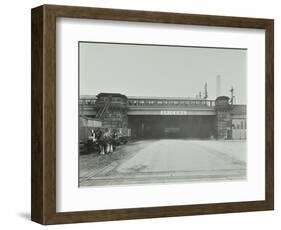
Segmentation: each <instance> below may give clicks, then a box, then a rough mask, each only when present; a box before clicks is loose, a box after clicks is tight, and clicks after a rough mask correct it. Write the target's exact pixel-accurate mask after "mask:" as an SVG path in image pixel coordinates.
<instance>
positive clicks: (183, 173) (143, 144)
mask: <svg viewBox="0 0 281 230" xmlns="http://www.w3.org/2000/svg"><path fill="white" fill-rule="evenodd" d="M246 159H247V154H246V141H215V140H182V139H162V140H144V141H136V142H132V143H129V144H127V145H124V146H120V147H118V148H117V150H116V151H115V152H114V153H113V154H110V155H100V156H95V155H93V154H91V155H84V156H81V157H80V177H79V180H80V185H81V186H87V185H90V186H91V185H97V186H100V185H123V184H143V183H169V182H183V181H209V180H214V181H216V180H238V179H239V180H241V179H246Z"/></svg>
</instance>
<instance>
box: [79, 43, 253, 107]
mask: <svg viewBox="0 0 281 230" xmlns="http://www.w3.org/2000/svg"><path fill="white" fill-rule="evenodd" d="M79 60H80V61H79V77H80V95H97V94H99V93H101V92H106V93H122V94H125V95H126V96H146V97H148V96H150V97H195V96H196V95H198V94H199V91H202V92H203V89H204V84H205V83H207V85H208V95H209V98H208V99H211V100H213V99H215V98H216V78H217V76H218V75H220V78H221V84H220V85H221V86H220V88H221V90H220V92H221V95H225V96H230V89H231V87H233V88H234V95H235V97H236V103H237V104H246V101H247V100H246V99H247V94H246V89H247V86H246V83H247V76H246V75H247V69H246V67H247V50H245V49H244V50H243V49H223V48H205V47H177V46H157V45H136V44H113V43H90V42H80V43H79Z"/></svg>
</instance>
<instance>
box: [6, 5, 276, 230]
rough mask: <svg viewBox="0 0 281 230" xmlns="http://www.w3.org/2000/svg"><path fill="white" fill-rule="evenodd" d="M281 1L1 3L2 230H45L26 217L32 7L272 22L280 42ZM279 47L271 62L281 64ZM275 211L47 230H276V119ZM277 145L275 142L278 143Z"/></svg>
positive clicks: (78, 225)
mask: <svg viewBox="0 0 281 230" xmlns="http://www.w3.org/2000/svg"><path fill="white" fill-rule="evenodd" d="M279 2H280V1H276V0H267V1H265V0H263V1H258V0H256V1H245V0H229V1H225V0H211V1H207V0H185V1H182V0H166V1H164V0H135V1H130V0H107V1H101V0H100V1H97V0H76V1H70V0H68V1H66V0H56V1H55V0H53V1H52V0H43V1H40V0H33V1H20V0H17V1H15V0H9V1H2V2H1V8H0V17H1V20H0V24H1V27H0V28H1V36H0V39H1V42H0V57H1V60H0V61H1V68H0V71H1V75H0V76H1V80H2V82H1V85H0V87H1V89H0V94H1V96H0V100H1V113H0V116H1V118H0V122H1V123H0V130H1V139H0V140H1V145H0V146H1V147H0V148H1V151H0V153H1V163H0V164H1V166H0V177H1V190H0V193H1V196H0V216H1V221H0V226H1V227H0V228H1V229H29V230H32V229H43V227H42V226H40V225H38V224H35V223H32V222H30V221H29V217H30V8H31V7H35V6H38V5H41V4H43V3H49V4H51V3H53V4H72V5H85V6H99V7H112V8H114V7H115V8H128V9H130V8H131V9H141V10H160V11H177V12H188V13H200V14H220V15H234V16H251V17H266V18H275V41H276V43H277V42H278V41H279V42H280V40H281V37H280V33H281V24H280V23H281V15H280V6H278V5H279ZM280 51H281V50H280V43H279V44H278V43H277V44H276V48H275V63H278V64H279V63H280ZM275 76H276V78H275V85H276V86H277V87H278V86H279V85H280V65H277V64H276V65H275ZM275 92H276V96H275V99H276V113H275V117H276V118H278V117H280V115H281V104H280V98H281V92H280V90H279V91H277V90H276V91H275ZM14 121H16V122H14ZM275 124H276V133H275V138H276V147H275V162H276V167H275V168H276V190H275V194H276V205H275V206H276V210H275V211H274V212H251V213H236V214H224V215H207V216H193V217H177V218H165V219H152V220H138V221H135V220H132V221H119V222H109V223H95V224H92V223H89V224H74V225H68V226H64V225H61V226H51V227H48V229H65V228H66V229H81V230H82V229H93V228H95V229H119V228H122V229H124V230H127V229H128V230H129V229H150V228H154V229H163V230H164V229H177V228H179V229H217V230H219V229H228V230H232V229H235V230H237V229H258V228H261V229H264V228H266V229H280V227H277V226H278V224H280V222H281V221H280V214H281V211H280V208H281V200H280V195H279V194H280V192H281V183H280V176H279V175H281V157H280V151H281V149H280V147H281V144H280V141H277V140H280V138H281V136H280V128H281V124H280V119H279V120H276V123H275ZM278 142H279V143H278Z"/></svg>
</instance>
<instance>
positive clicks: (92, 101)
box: [79, 98, 97, 105]
mask: <svg viewBox="0 0 281 230" xmlns="http://www.w3.org/2000/svg"><path fill="white" fill-rule="evenodd" d="M96 100H97V99H92V98H80V99H79V105H95V103H96Z"/></svg>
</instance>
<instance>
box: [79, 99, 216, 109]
mask: <svg viewBox="0 0 281 230" xmlns="http://www.w3.org/2000/svg"><path fill="white" fill-rule="evenodd" d="M96 100H97V99H93V98H80V100H79V104H80V105H82V106H87V105H89V106H94V105H95V104H96ZM127 104H128V106H129V107H150V106H151V107H166V106H172V107H197V106H198V107H199V106H201V107H202V106H203V107H214V106H215V101H214V100H204V99H183V98H180V99H170V98H169V99H168V98H167V99H165V98H164V99H153V98H147V99H143V98H128V102H127Z"/></svg>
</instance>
